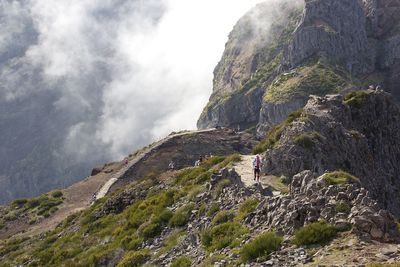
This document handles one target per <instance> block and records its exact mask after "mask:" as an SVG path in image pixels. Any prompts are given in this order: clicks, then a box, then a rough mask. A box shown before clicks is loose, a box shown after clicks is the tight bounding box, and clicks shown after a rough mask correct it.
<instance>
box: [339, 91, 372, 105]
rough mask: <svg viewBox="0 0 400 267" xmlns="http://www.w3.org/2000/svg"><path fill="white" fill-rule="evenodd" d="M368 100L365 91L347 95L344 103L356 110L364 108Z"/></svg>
mask: <svg viewBox="0 0 400 267" xmlns="http://www.w3.org/2000/svg"><path fill="white" fill-rule="evenodd" d="M367 98H368V92H367V91H364V90H360V91H353V92H350V93H348V94H347V95H345V97H344V99H343V101H344V103H345V104H347V105H349V106H352V107H355V108H358V109H360V108H362V106H363V105H364V103H365V102H366V100H367Z"/></svg>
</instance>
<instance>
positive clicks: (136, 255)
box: [118, 250, 150, 267]
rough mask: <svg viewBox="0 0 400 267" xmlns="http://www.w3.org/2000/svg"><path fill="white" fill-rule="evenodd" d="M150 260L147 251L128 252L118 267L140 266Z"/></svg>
mask: <svg viewBox="0 0 400 267" xmlns="http://www.w3.org/2000/svg"><path fill="white" fill-rule="evenodd" d="M149 259H150V252H149V251H148V250H140V251H130V252H128V253H126V254H125V256H124V258H123V259H122V260H121V262H120V263H119V264H118V267H136V266H141V265H143V264H144V263H146V261H148V260H149Z"/></svg>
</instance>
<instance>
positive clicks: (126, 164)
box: [124, 158, 128, 166]
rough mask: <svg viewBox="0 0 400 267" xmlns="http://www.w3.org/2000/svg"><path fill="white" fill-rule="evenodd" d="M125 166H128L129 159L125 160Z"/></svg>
mask: <svg viewBox="0 0 400 267" xmlns="http://www.w3.org/2000/svg"><path fill="white" fill-rule="evenodd" d="M124 164H125V166H128V158H125V160H124Z"/></svg>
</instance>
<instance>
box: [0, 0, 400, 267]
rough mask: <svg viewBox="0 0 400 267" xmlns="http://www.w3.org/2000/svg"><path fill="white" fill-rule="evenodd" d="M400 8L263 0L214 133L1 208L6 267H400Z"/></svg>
mask: <svg viewBox="0 0 400 267" xmlns="http://www.w3.org/2000/svg"><path fill="white" fill-rule="evenodd" d="M399 11H400V1H396V0H379V1H378V0H376V1H375V0H364V1H360V0H313V1H311V0H310V1H308V0H307V1H305V2H303V1H300V0H299V1H297V0H296V1H288V0H282V1H268V2H266V3H261V4H259V5H257V6H256V7H255V8H253V9H252V10H251V11H250V12H248V13H247V14H246V15H245V16H244V17H243V18H241V19H240V21H239V22H238V23H237V24H236V26H235V27H234V29H233V31H232V32H231V34H230V37H229V40H228V43H227V44H226V50H225V52H224V54H223V57H222V59H221V61H220V63H219V64H218V66H217V67H216V69H215V71H214V74H215V75H214V91H213V93H212V95H211V98H210V102H209V103H208V105H207V106H206V107H205V109H204V111H203V113H202V114H201V116H200V118H199V121H198V126H199V128H200V129H199V130H198V131H183V132H179V133H171V134H170V135H169V136H167V137H166V138H164V139H162V140H160V141H158V142H155V143H153V144H150V145H149V146H147V147H144V148H142V149H140V150H138V151H136V152H134V153H132V154H130V155H128V156H127V157H126V158H125V159H124V160H123V161H121V162H113V163H108V164H105V165H101V166H97V167H95V168H94V169H93V170H92V174H91V176H90V177H88V178H86V179H85V180H83V181H81V182H79V183H76V184H74V185H72V186H71V187H68V188H66V189H63V190H55V191H51V192H48V193H46V194H43V195H41V196H39V197H36V198H32V199H17V200H15V201H13V202H12V203H11V204H10V205H8V206H1V207H0V266H101V267H103V266H104V267H106V266H107V267H108V266H119V267H123V266H171V267H185V266H217V267H225V266H244V267H245V266H288V267H292V266H293V267H294V266H321V267H322V266H343V267H345V266H346V267H347V266H355V267H396V266H400V224H399V219H400V165H399V162H400V106H399V102H398V101H399V96H400V87H399V84H400V79H399V73H400V72H399V71H400V69H399V66H400V65H399V64H400V58H399V55H400V53H399V52H400V51H399V49H400V30H399V29H400V16H399V14H400V12H399ZM272 18H273V19H272ZM256 155H258V156H259V160H257V158H256ZM254 165H256V166H257V165H258V167H259V168H260V177H259V178H260V179H259V181H258V180H257V179H256V177H255V176H254Z"/></svg>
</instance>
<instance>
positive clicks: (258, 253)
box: [240, 232, 283, 263]
mask: <svg viewBox="0 0 400 267" xmlns="http://www.w3.org/2000/svg"><path fill="white" fill-rule="evenodd" d="M282 241H283V238H282V237H280V236H278V235H277V234H275V233H274V232H265V233H263V234H261V235H260V236H258V237H256V238H255V239H254V240H252V241H251V242H249V243H247V244H246V245H244V246H243V247H242V248H241V250H240V260H241V261H242V262H243V263H246V262H249V261H252V260H255V259H257V258H259V257H262V256H267V255H268V254H270V253H271V252H273V251H276V250H278V248H279V247H280V245H281V243H282Z"/></svg>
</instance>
